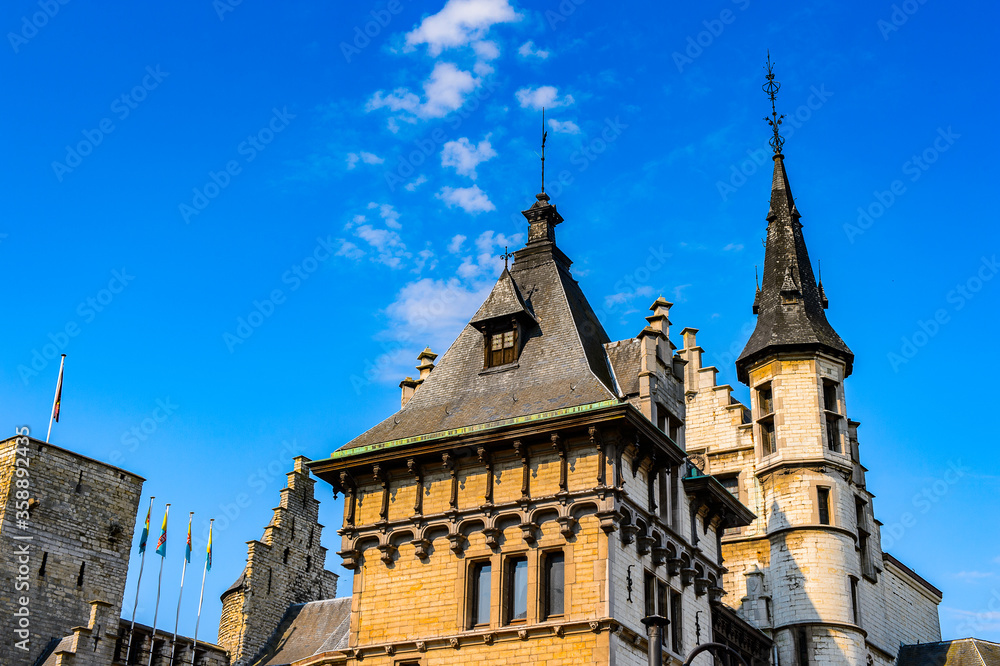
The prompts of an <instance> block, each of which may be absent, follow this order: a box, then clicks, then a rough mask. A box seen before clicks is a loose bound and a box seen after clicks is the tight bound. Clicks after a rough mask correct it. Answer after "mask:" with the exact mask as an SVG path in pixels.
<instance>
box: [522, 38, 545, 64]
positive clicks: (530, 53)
mask: <svg viewBox="0 0 1000 666" xmlns="http://www.w3.org/2000/svg"><path fill="white" fill-rule="evenodd" d="M517 52H518V53H519V54H520V56H521V57H522V58H538V59H539V60H545V59H546V58H548V57H549V52H548V51H544V50H542V49H539V48H536V47H535V43H534V42H532V41H527V42H525V43H524V44H521V48H519V49H518V50H517Z"/></svg>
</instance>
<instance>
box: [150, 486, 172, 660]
mask: <svg viewBox="0 0 1000 666" xmlns="http://www.w3.org/2000/svg"><path fill="white" fill-rule="evenodd" d="M169 513H170V505H169V504H167V506H166V508H165V509H164V511H163V532H162V534H160V540H161V543H162V547H163V552H162V553H160V547H161V545H160V544H159V543H158V544H157V545H156V552H157V553H159V555H160V578H159V580H158V581H157V583H156V606H155V607H154V609H153V631H152V632H151V633H150V635H149V663H148V664H147V666H153V652H154V650H153V648H154V647H156V617H157V615H158V614H159V612H160V586H161V585H162V584H163V560H165V559H167V548H166V546H167V538H166V537H167V515H168V514H169Z"/></svg>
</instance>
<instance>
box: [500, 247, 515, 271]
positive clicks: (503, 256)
mask: <svg viewBox="0 0 1000 666" xmlns="http://www.w3.org/2000/svg"><path fill="white" fill-rule="evenodd" d="M513 256H514V253H513V252H508V251H507V246H506V245H504V246H503V254H501V255H500V258H501V259H503V269H504V270H507V269H508V268H509V266H508V264H507V261H508V260H509V259H510V258H511V257H513Z"/></svg>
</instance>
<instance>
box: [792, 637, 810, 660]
mask: <svg viewBox="0 0 1000 666" xmlns="http://www.w3.org/2000/svg"><path fill="white" fill-rule="evenodd" d="M795 647H796V650H795V652H796V656H797V658H798V666H809V634H808V632H806V630H805V627H799V628H798V630H797V631H796V632H795Z"/></svg>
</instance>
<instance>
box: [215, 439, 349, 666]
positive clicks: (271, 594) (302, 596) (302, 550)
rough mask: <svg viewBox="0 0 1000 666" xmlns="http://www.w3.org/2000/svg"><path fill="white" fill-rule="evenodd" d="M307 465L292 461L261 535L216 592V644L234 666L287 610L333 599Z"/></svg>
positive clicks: (255, 650)
mask: <svg viewBox="0 0 1000 666" xmlns="http://www.w3.org/2000/svg"><path fill="white" fill-rule="evenodd" d="M307 462H309V459H308V458H306V457H305V456H296V457H295V468H294V469H293V470H292V471H291V472H289V473H288V485H287V486H286V487H285V488H283V489H282V491H281V502H280V503H279V505H278V506H277V507H276V508H275V509H274V517H273V518H272V519H271V522H270V523H269V524H268V526H267V527H266V528H265V529H264V537H263V538H262V539H261V540H260V541H250V542H249V544H248V545H249V548H248V553H247V564H246V568H244V569H243V573H242V574H241V575H240V577H239V579H237V581H236V582H235V583H233V584H232V585H231V586H230V587H229V589H228V590H226V591H225V592H223V594H222V618H221V620H220V622H219V641H218V642H219V645H220V646H222V647H223V648H225V649H226V650H228V651H229V655H230V660H231V663H232V664H233V665H234V666H239V665H240V664H245V663H248V661H249V660H251V659H253V658H254V656H256V655H257V653H258V652H259V651H260V650H261V648H262V647H264V645H265V643H266V642H267V639H268V638H269V637H270V636H271V633H272V632H273V631H274V629H275V628H276V627H277V626H278V623H279V621H280V620H281V618H282V616H283V615H284V614H285V611H287V610H288V607H289V606H291V605H292V604H301V603H307V602H310V601H317V600H321V599H332V598H334V597H335V596H336V595H337V575H336V574H334V573H331V572H329V571H327V570H326V569H325V568H324V566H325V562H326V548H324V547H323V546H321V545H320V536H321V535H322V533H323V526H322V525H320V524H319V522H318V518H319V500H317V499H315V498H314V497H313V486H314V485H315V483H316V481H315V480H314V479H312V478H310V476H309V470H308V469H307V468H306V463H307Z"/></svg>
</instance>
